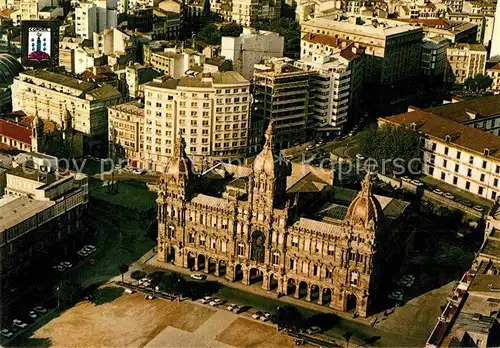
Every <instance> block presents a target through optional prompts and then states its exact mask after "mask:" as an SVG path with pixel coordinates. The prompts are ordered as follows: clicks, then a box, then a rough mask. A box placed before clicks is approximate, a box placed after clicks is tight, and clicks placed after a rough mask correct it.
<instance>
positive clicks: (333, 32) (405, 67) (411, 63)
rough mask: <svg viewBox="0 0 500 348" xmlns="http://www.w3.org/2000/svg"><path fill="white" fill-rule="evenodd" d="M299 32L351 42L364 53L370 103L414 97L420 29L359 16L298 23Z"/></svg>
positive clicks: (417, 73)
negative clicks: (413, 83) (412, 95)
mask: <svg viewBox="0 0 500 348" xmlns="http://www.w3.org/2000/svg"><path fill="white" fill-rule="evenodd" d="M301 30H302V32H303V33H310V34H323V35H328V36H332V37H335V38H339V39H343V40H348V41H353V42H354V43H355V44H356V45H357V46H359V47H360V48H363V49H364V52H365V67H364V82H365V86H366V88H367V91H369V93H367V94H366V97H367V99H370V100H372V101H373V102H381V101H384V100H388V99H391V100H394V99H395V98H397V97H400V98H403V97H405V96H406V95H409V94H412V93H415V90H414V85H412V84H411V81H413V80H414V79H415V78H416V77H417V76H418V75H419V72H420V52H421V45H422V38H423V29H422V28H420V27H415V26H412V25H409V24H406V23H400V22H396V21H384V20H380V19H377V18H371V17H360V16H349V17H348V18H345V16H339V15H335V16H326V17H320V18H314V19H311V20H309V21H306V22H303V23H302V29H301Z"/></svg>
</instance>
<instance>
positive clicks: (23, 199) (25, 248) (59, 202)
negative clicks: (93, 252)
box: [0, 165, 88, 315]
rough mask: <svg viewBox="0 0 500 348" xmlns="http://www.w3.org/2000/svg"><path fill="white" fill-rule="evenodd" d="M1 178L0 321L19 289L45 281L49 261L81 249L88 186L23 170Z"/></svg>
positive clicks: (79, 179) (75, 177)
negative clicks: (2, 188)
mask: <svg viewBox="0 0 500 348" xmlns="http://www.w3.org/2000/svg"><path fill="white" fill-rule="evenodd" d="M2 175H5V176H6V180H5V182H6V187H5V194H4V195H3V197H1V195H0V197H1V198H0V217H2V219H1V222H0V265H1V267H0V286H1V290H2V312H3V313H2V315H7V312H8V311H9V309H10V308H9V307H10V306H11V305H12V303H13V302H14V301H16V300H19V299H20V298H22V296H23V295H24V294H25V289H29V288H31V287H32V286H33V284H36V283H37V282H41V283H43V282H45V281H46V279H44V278H45V277H46V275H47V272H50V271H52V266H53V265H54V262H55V260H58V259H60V258H63V257H64V255H74V254H75V252H76V250H77V247H78V246H81V245H82V244H83V242H84V240H85V238H86V235H87V228H86V222H87V221H88V218H87V203H88V182H87V176H86V175H84V174H70V175H68V176H64V177H59V178H58V177H57V174H56V173H52V172H50V173H47V172H46V171H39V170H38V169H36V168H31V167H29V166H28V165H23V166H19V167H17V168H15V169H7V170H6V171H3V174H2ZM0 181H2V180H0ZM0 193H3V192H0ZM13 289H17V290H16V291H12V290H13Z"/></svg>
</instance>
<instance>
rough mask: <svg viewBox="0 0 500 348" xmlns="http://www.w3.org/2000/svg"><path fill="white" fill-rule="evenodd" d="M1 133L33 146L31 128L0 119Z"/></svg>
mask: <svg viewBox="0 0 500 348" xmlns="http://www.w3.org/2000/svg"><path fill="white" fill-rule="evenodd" d="M0 135H2V136H4V137H7V138H11V139H14V140H17V141H20V142H22V143H25V144H28V145H30V146H31V129H29V128H26V127H23V126H20V125H17V124H15V123H12V122H8V121H5V120H0Z"/></svg>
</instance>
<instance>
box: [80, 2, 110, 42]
mask: <svg viewBox="0 0 500 348" xmlns="http://www.w3.org/2000/svg"><path fill="white" fill-rule="evenodd" d="M110 5H111V4H108V0H89V1H81V2H78V7H76V8H75V33H76V35H77V36H79V37H82V38H84V39H90V40H92V34H93V33H99V32H101V31H102V30H104V29H106V28H111V27H116V26H117V24H118V23H117V18H118V11H117V10H116V9H115V8H111V7H110Z"/></svg>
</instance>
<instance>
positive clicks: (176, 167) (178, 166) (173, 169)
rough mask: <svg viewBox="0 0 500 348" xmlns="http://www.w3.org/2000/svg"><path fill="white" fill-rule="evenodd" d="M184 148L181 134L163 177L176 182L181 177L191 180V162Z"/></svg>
mask: <svg viewBox="0 0 500 348" xmlns="http://www.w3.org/2000/svg"><path fill="white" fill-rule="evenodd" d="M185 147H186V144H185V142H184V138H183V137H182V134H181V133H179V137H178V138H177V141H176V143H175V147H174V153H173V156H172V158H171V159H170V162H169V164H168V167H167V170H166V171H165V175H166V176H167V177H168V178H175V179H176V180H177V179H179V178H181V177H185V178H186V179H187V180H189V179H190V178H191V161H190V160H189V158H188V157H187V155H186V151H185Z"/></svg>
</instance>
